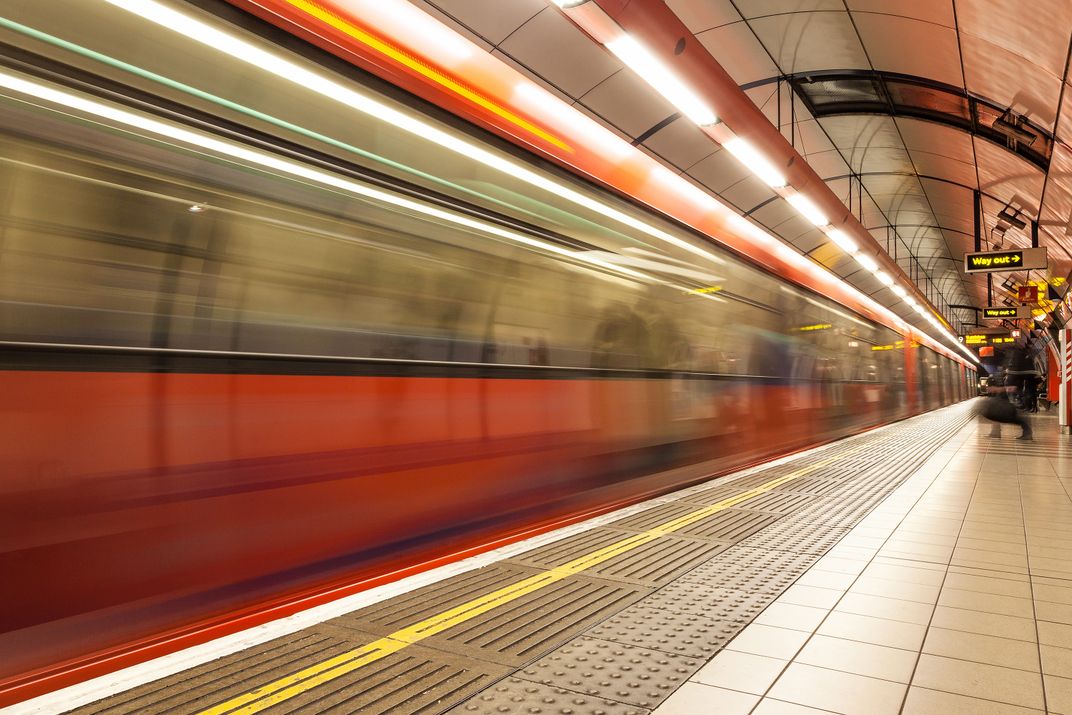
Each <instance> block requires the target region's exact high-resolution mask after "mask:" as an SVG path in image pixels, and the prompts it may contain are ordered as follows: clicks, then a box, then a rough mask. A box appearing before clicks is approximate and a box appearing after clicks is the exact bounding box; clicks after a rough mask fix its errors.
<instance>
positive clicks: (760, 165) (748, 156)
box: [722, 137, 787, 189]
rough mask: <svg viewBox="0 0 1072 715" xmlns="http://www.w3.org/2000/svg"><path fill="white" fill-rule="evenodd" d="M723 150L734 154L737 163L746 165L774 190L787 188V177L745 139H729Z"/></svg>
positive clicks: (723, 145)
mask: <svg viewBox="0 0 1072 715" xmlns="http://www.w3.org/2000/svg"><path fill="white" fill-rule="evenodd" d="M722 148H723V149H725V150H726V151H728V152H729V153H730V154H733V156H734V157H736V158H737V161H739V162H741V163H742V164H744V166H745V167H746V168H747V169H748V170H749V171H751V172H752V173H753V174H755V175H756V176H758V177H759V179H760V181H762V182H763V183H764V184H766V185H767V186H769V187H771V188H772V189H781V188H783V187H785V186H786V183H787V182H786V179H785V175H784V174H782V172H780V171H778V169H777V168H775V166H774V164H772V163H771V162H770V161H769V160H768V159H767V157H765V156H763V155H762V154H761V153H759V151H757V150H756V148H755V147H754V146H752V145H751V144H749V143H748V142H747V141H745V140H744V139H741V138H740V137H733V138H732V139H727V140H726V141H725V142H724V143H723V144H722Z"/></svg>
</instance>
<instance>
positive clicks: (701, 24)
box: [485, 0, 741, 34]
mask: <svg viewBox="0 0 1072 715" xmlns="http://www.w3.org/2000/svg"><path fill="white" fill-rule="evenodd" d="M485 2H486V0H485ZM666 4H667V5H668V6H669V7H670V9H671V10H673V11H674V14H675V15H677V16H678V17H679V18H681V21H682V22H683V23H685V26H686V27H687V28H689V32H691V33H693V34H697V33H700V32H703V31H704V30H710V29H711V28H713V27H720V26H721V25H728V24H729V23H731V22H737V21H738V20H740V19H741V16H740V14H738V12H737V11H736V10H735V9H734V8H733V3H732V2H730V0H666Z"/></svg>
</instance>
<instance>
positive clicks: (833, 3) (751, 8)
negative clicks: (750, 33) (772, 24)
mask: <svg viewBox="0 0 1072 715" xmlns="http://www.w3.org/2000/svg"><path fill="white" fill-rule="evenodd" d="M738 7H739V8H740V10H741V12H742V13H743V14H744V16H745V17H748V18H754V17H763V16H764V15H779V14H784V13H805V12H808V11H812V10H844V9H845V6H844V5H843V4H842V1H841V0H747V2H739V3H738Z"/></svg>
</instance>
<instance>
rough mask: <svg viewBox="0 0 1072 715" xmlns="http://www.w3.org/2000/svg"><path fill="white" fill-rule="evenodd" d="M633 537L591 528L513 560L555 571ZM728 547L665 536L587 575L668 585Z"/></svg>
mask: <svg viewBox="0 0 1072 715" xmlns="http://www.w3.org/2000/svg"><path fill="white" fill-rule="evenodd" d="M632 535H633V534H632V533H630V532H627V531H616V530H613V529H607V528H602V529H592V530H591V531H588V532H585V533H584V534H580V535H579V536H577V537H573V538H571V539H566V540H563V541H561V542H558V543H554V544H549V545H547V546H545V547H543V548H540V549H536V550H535V551H532V552H529V553H527V554H522V555H521V556H519V557H516V558H514V559H511V561H512V562H514V563H520V564H526V565H532V566H538V567H542V568H555V567H556V566H561V565H562V564H565V563H567V562H569V561H572V560H574V559H577V558H580V557H581V556H584V555H586V554H589V553H592V552H593V551H596V550H597V549H600V548H602V547H604V546H607V545H609V544H612V543H614V542H616V541H620V540H622V539H625V538H628V537H630V536H632ZM728 547H729V544H728V543H721V542H715V541H697V540H694V539H682V538H680V537H677V536H664V537H662V538H660V539H658V540H656V541H651V542H649V543H647V544H643V545H642V546H638V547H636V548H634V549H630V550H629V551H627V552H625V553H623V554H621V555H619V556H615V557H614V558H611V559H608V560H606V561H603V562H602V563H599V564H596V565H594V566H592V567H591V568H589V569H586V570H585V573H586V574H590V575H592V576H599V577H602V578H607V579H613V580H615V581H624V582H626V583H633V584H638V585H642V586H657V585H660V584H664V583H668V582H669V581H671V580H672V579H673V578H674V577H676V576H680V575H681V574H683V573H686V572H687V571H689V570H691V569H692V568H694V567H695V566H697V565H699V564H701V563H704V562H706V561H708V560H709V559H710V558H711V557H712V556H714V555H715V554H717V553H718V552H720V551H724V550H725V549H727V548H728Z"/></svg>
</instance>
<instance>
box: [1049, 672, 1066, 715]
mask: <svg viewBox="0 0 1072 715" xmlns="http://www.w3.org/2000/svg"><path fill="white" fill-rule="evenodd" d="M1043 678H1044V679H1045V681H1046V706H1047V707H1048V708H1049V711H1050V712H1051V713H1061V715H1072V678H1059V677H1057V676H1055V675H1045V676H1043Z"/></svg>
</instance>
